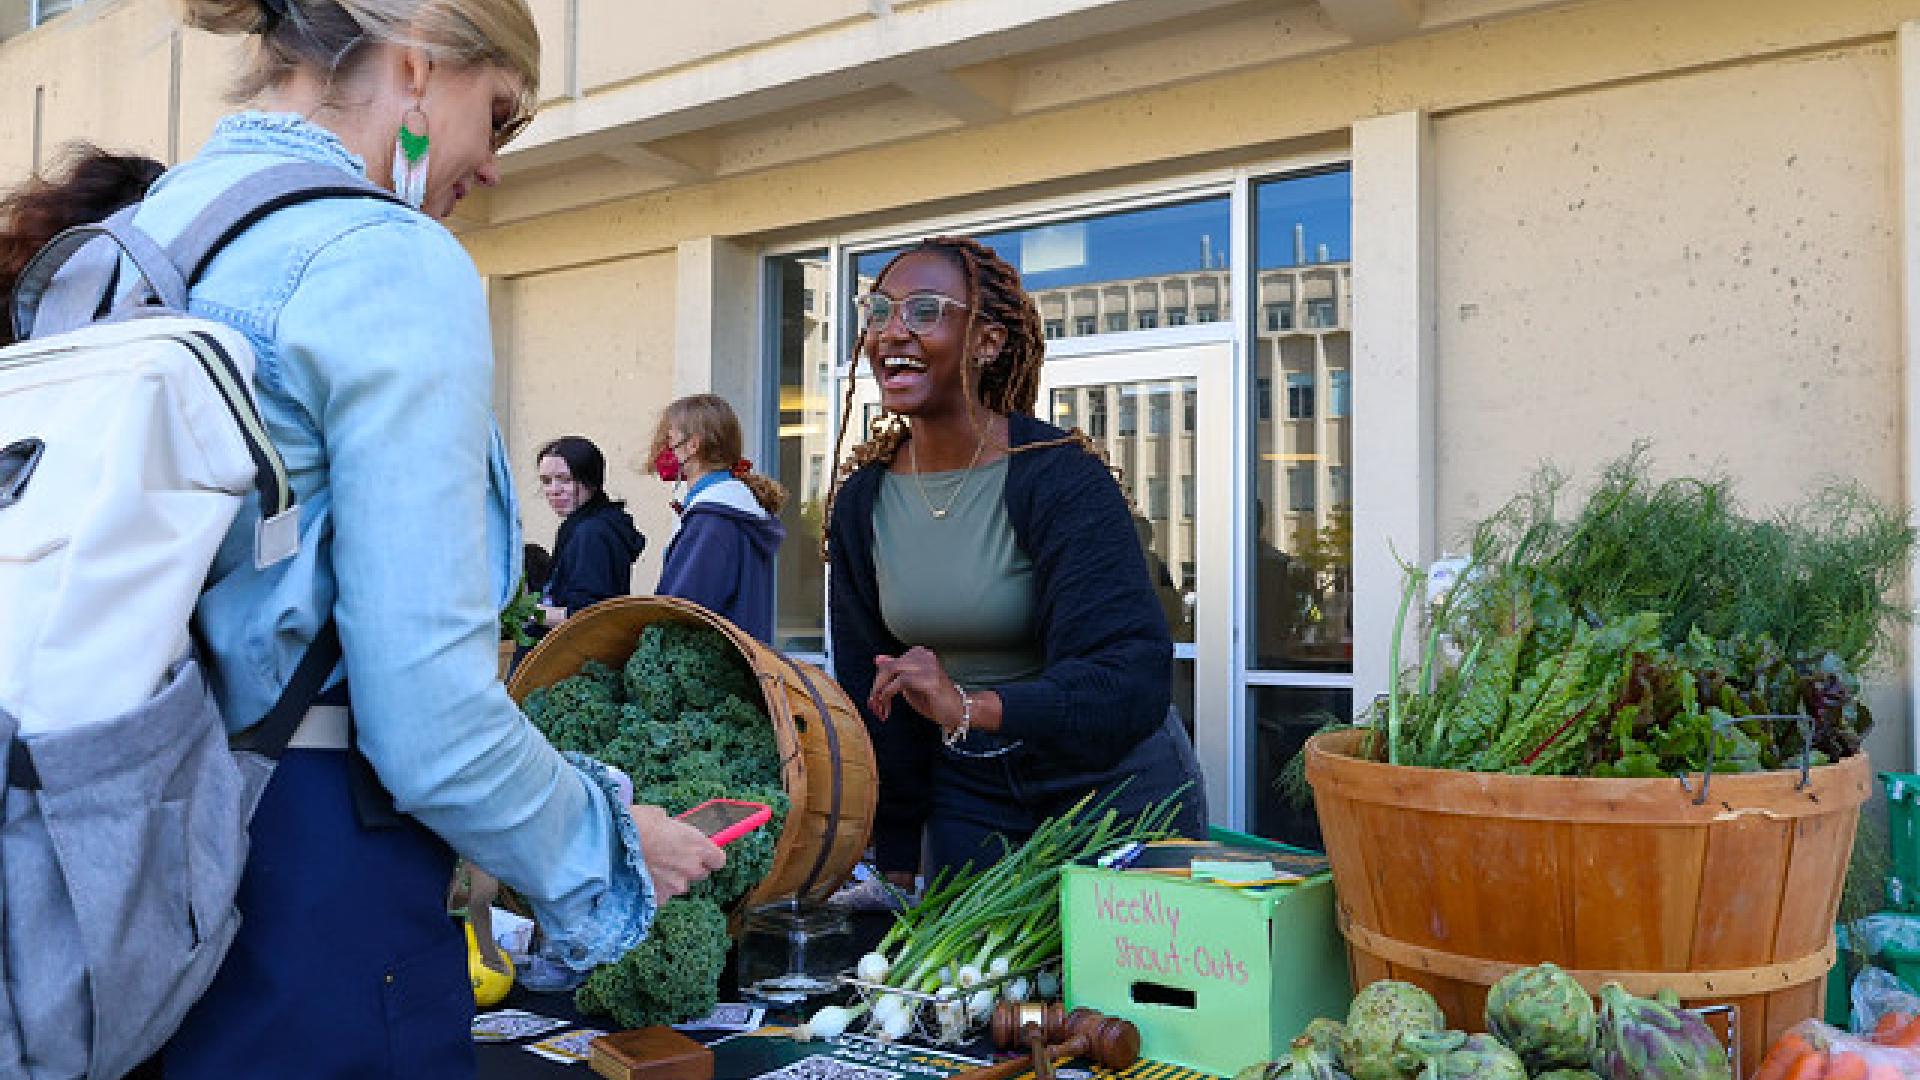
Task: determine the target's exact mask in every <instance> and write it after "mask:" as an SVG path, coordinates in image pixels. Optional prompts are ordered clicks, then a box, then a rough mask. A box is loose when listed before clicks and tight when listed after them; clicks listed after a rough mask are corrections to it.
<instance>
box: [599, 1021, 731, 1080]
mask: <svg viewBox="0 0 1920 1080" xmlns="http://www.w3.org/2000/svg"><path fill="white" fill-rule="evenodd" d="M587 1064H588V1065H591V1066H592V1067H593V1071H594V1072H597V1073H599V1074H600V1075H601V1076H604V1077H606V1078H607V1080H713V1051H711V1050H709V1049H707V1048H706V1047H704V1046H701V1045H700V1044H699V1043H697V1042H694V1041H693V1040H692V1039H689V1038H687V1037H686V1036H685V1035H682V1034H680V1033H679V1032H677V1031H675V1030H673V1029H672V1028H670V1027H648V1028H638V1029H635V1030H633V1031H620V1032H615V1033H614V1034H612V1035H602V1036H600V1037H599V1038H597V1039H595V1040H593V1044H592V1050H591V1053H590V1055H589V1056H588V1058H587Z"/></svg>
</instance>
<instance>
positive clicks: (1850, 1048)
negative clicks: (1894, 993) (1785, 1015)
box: [1752, 1013, 1920, 1080]
mask: <svg viewBox="0 0 1920 1080" xmlns="http://www.w3.org/2000/svg"><path fill="white" fill-rule="evenodd" d="M1896 1015H1897V1014H1892V1013H1889V1014H1888V1019H1889V1020H1892V1019H1893V1018H1895V1016H1896ZM1908 1019H1909V1026H1913V1024H1912V1021H1911V1018H1908ZM1905 1034H1906V1032H1905V1031H1903V1030H1898V1029H1894V1028H1893V1027H1892V1025H1891V1024H1889V1030H1888V1031H1887V1032H1886V1034H1885V1035H1884V1036H1879V1037H1876V1036H1866V1035H1852V1034H1849V1033H1847V1032H1844V1031H1841V1030H1840V1029H1839V1028H1836V1027H1829V1026H1827V1025H1826V1024H1823V1023H1821V1022H1820V1021H1818V1020H1803V1021H1801V1022H1800V1023H1798V1024H1795V1025H1794V1026H1793V1027H1792V1029H1790V1030H1789V1031H1788V1032H1787V1033H1786V1034H1785V1035H1782V1036H1780V1038H1779V1040H1778V1041H1776V1042H1775V1043H1774V1044H1773V1046H1772V1047H1771V1048H1769V1049H1768V1050H1767V1056H1766V1057H1765V1058H1764V1059H1763V1060H1762V1061H1761V1062H1760V1068H1759V1070H1758V1071H1756V1072H1755V1073H1754V1074H1753V1077H1752V1080H1783V1078H1785V1077H1802V1076H1818V1077H1832V1076H1840V1077H1870V1078H1872V1080H1920V1046H1912V1047H1908V1046H1892V1045H1887V1044H1886V1043H1885V1042H1882V1041H1880V1039H1881V1038H1887V1039H1892V1038H1900V1037H1903V1036H1905ZM1912 1035H1913V1038H1914V1040H1915V1041H1916V1042H1920V1026H1916V1027H1915V1030H1914V1031H1913V1033H1912ZM1809 1058H1811V1059H1814V1061H1816V1062H1817V1063H1818V1068H1814V1069H1811V1070H1809V1068H1808V1066H1807V1065H1806V1064H1805V1063H1806V1061H1807V1059H1809Z"/></svg>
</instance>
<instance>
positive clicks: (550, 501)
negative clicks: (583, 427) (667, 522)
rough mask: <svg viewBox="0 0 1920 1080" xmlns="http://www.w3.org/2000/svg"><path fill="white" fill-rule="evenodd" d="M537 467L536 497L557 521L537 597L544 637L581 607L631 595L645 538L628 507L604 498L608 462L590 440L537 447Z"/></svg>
mask: <svg viewBox="0 0 1920 1080" xmlns="http://www.w3.org/2000/svg"><path fill="white" fill-rule="evenodd" d="M535 467H536V468H537V469H538V470H539V476H540V493H541V494H542V495H544V496H546V500H547V506H548V507H549V508H550V509H551V510H552V511H553V512H554V513H556V514H558V515H560V519H561V520H560V531H559V533H558V534H556V535H555V536H554V538H553V565H552V567H551V568H550V569H549V570H548V571H547V586H546V588H545V589H543V590H541V593H540V613H541V625H542V627H543V632H544V629H551V628H552V627H555V626H558V625H560V623H561V622H563V621H565V620H566V619H567V618H568V617H569V616H571V615H574V614H576V613H578V612H579V611H580V610H581V609H582V608H586V607H590V606H592V605H594V604H597V603H599V602H600V601H602V600H608V599H611V598H613V597H616V596H626V595H628V594H629V593H631V592H633V561H634V560H635V559H638V558H639V557H640V553H641V552H642V551H644V550H646V546H647V538H646V537H644V536H642V535H640V530H639V529H637V528H635V527H634V524H633V517H632V515H630V514H628V513H627V511H626V504H625V503H623V502H615V501H614V500H612V499H609V498H608V497H607V492H606V485H607V459H606V457H605V456H604V455H602V454H601V453H600V448H599V447H598V446H595V445H594V444H593V440H591V439H587V438H584V437H582V436H579V435H563V436H561V437H560V438H558V439H555V440H553V441H552V442H549V443H547V444H546V445H545V446H542V447H541V448H540V450H539V453H538V454H536V455H535Z"/></svg>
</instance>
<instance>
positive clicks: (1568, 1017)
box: [1487, 964, 1594, 1071]
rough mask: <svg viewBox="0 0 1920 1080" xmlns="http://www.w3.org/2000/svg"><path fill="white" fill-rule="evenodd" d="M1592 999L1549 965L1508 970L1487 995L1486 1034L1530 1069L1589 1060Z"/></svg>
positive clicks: (1557, 969)
mask: <svg viewBox="0 0 1920 1080" xmlns="http://www.w3.org/2000/svg"><path fill="white" fill-rule="evenodd" d="M1593 1028H1594V1015H1593V999H1592V998H1590V997H1588V996H1587V992H1586V990H1585V989H1584V988H1582V987H1581V985H1580V984H1579V983H1578V982H1575V981H1574V978H1573V976H1571V975H1569V974H1567V973H1566V972H1564V971H1561V970H1560V969H1559V968H1557V967H1555V966H1553V965H1552V964H1541V965H1540V966H1539V967H1531V968H1521V969H1519V970H1518V971H1514V972H1510V973H1508V975H1507V976H1506V977H1505V978H1503V979H1501V980H1500V981H1499V982H1497V983H1494V984H1493V989H1492V990H1489V991H1488V992H1487V1030H1488V1031H1489V1032H1491V1033H1492V1034H1493V1035H1494V1036H1495V1037H1497V1038H1498V1039H1499V1040H1500V1041H1501V1042H1503V1043H1506V1044H1507V1046H1508V1047H1509V1048H1511V1049H1512V1050H1513V1052H1514V1053H1516V1054H1519V1055H1520V1060H1521V1061H1524V1062H1526V1065H1527V1068H1528V1069H1529V1070H1530V1071H1538V1070H1543V1069H1552V1068H1555V1067H1558V1066H1562V1065H1564V1066H1569V1067H1572V1066H1583V1065H1585V1064H1587V1063H1588V1062H1589V1061H1592V1060H1593Z"/></svg>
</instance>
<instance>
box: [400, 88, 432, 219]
mask: <svg viewBox="0 0 1920 1080" xmlns="http://www.w3.org/2000/svg"><path fill="white" fill-rule="evenodd" d="M415 117H418V118H419V120H420V130H419V131H417V132H416V131H414V130H413V120H414V118H415ZM427 144H428V139H427V114H426V113H424V112H421V111H420V106H418V105H415V106H414V107H412V108H410V109H408V110H407V112H406V115H405V116H402V117H401V118H400V134H399V135H398V136H397V137H395V139H394V140H393V191H394V194H396V195H398V196H400V198H402V199H404V200H405V201H406V204H407V205H408V206H411V207H413V208H414V209H416V210H418V209H419V208H420V206H421V204H422V203H425V202H426V201H427V150H428V145H427Z"/></svg>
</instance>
